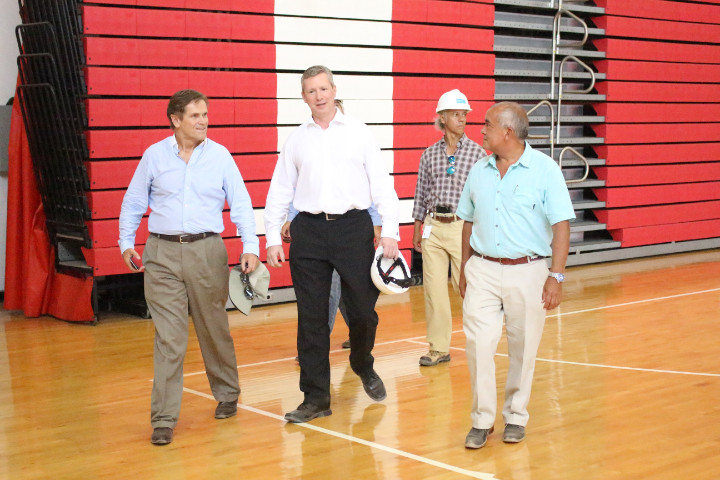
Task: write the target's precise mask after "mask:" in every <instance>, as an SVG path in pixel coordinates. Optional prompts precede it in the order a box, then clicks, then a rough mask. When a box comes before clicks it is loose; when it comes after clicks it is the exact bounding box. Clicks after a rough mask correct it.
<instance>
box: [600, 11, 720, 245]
mask: <svg viewBox="0 0 720 480" xmlns="http://www.w3.org/2000/svg"><path fill="white" fill-rule="evenodd" d="M597 4H598V5H599V6H602V7H604V8H605V10H606V11H605V15H604V16H602V17H597V18H595V19H594V22H595V24H596V25H597V26H598V27H600V28H603V29H605V38H602V39H598V40H596V41H595V42H594V44H595V45H596V46H597V48H598V49H599V50H602V51H605V52H606V58H605V59H604V60H601V61H598V62H597V63H596V66H597V67H598V69H599V70H600V72H602V73H605V74H606V80H605V81H602V82H598V84H597V90H598V92H600V93H602V94H604V95H606V102H607V103H605V104H599V105H597V106H596V110H597V112H598V113H599V114H600V115H603V116H604V117H605V123H604V124H600V125H596V126H594V127H593V129H594V130H595V133H596V134H597V135H598V136H601V137H603V138H604V139H605V144H604V145H601V146H598V147H596V148H595V151H596V153H597V154H598V156H599V157H601V158H605V160H606V165H605V166H604V167H595V168H594V172H595V173H596V175H597V176H598V178H600V179H603V180H604V181H605V186H604V187H603V188H598V189H595V190H594V192H595V194H596V195H597V197H598V199H599V200H601V201H604V202H606V206H605V207H606V208H605V209H599V210H596V211H595V212H594V213H595V215H596V216H597V217H598V219H599V220H600V221H602V222H605V223H606V224H607V228H608V230H609V231H610V233H611V234H612V236H613V238H614V239H615V240H619V241H620V242H621V244H622V246H623V247H633V246H640V245H649V244H660V243H669V242H680V241H688V240H698V239H704V238H710V237H718V236H720V208H718V206H719V205H720V204H718V200H720V181H719V180H720V143H718V140H719V139H720V114H719V113H718V112H719V111H720V108H719V107H720V4H719V3H717V2H713V4H710V3H707V2H706V3H689V2H674V1H663V0H645V1H643V2H628V1H624V0H598V1H597Z"/></svg>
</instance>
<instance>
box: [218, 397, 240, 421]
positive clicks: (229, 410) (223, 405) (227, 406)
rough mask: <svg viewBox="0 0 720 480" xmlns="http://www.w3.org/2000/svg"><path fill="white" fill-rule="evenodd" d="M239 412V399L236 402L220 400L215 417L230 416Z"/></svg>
mask: <svg viewBox="0 0 720 480" xmlns="http://www.w3.org/2000/svg"><path fill="white" fill-rule="evenodd" d="M236 414H237V400H235V401H234V402H220V403H218V406H217V408H216V409H215V418H220V419H222V418H230V417H234V416H235V415H236Z"/></svg>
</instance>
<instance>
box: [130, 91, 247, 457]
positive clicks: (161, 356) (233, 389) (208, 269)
mask: <svg viewBox="0 0 720 480" xmlns="http://www.w3.org/2000/svg"><path fill="white" fill-rule="evenodd" d="M167 116H168V119H169V121H170V125H171V127H172V128H173V131H174V134H173V135H172V136H170V137H168V138H166V139H165V140H162V141H160V142H158V143H156V144H154V145H151V146H150V147H149V148H148V149H147V150H146V151H145V153H144V154H143V157H142V159H141V160H140V163H139V164H138V167H137V169H136V170H135V174H134V175H133V178H132V181H131V182H130V186H129V187H128V190H127V192H126V194H125V197H124V198H123V203H122V209H121V213H120V241H119V244H120V251H121V252H122V257H123V261H124V262H125V265H127V267H128V269H130V270H134V271H144V272H145V278H144V282H145V300H146V301H147V305H148V309H149V310H150V314H151V315H152V319H153V323H154V325H155V352H154V366H155V377H154V380H153V390H152V399H151V406H150V409H151V424H152V426H153V434H152V437H151V440H150V441H151V442H152V443H153V444H155V445H166V444H168V443H170V442H172V438H173V429H174V428H175V425H176V424H177V420H178V415H179V413H180V399H181V396H182V383H183V382H182V378H183V377H182V370H183V369H182V367H183V359H184V357H185V351H186V350H187V341H188V313H190V314H192V318H193V324H194V325H195V331H196V333H197V337H198V342H199V344H200V350H201V351H202V355H203V361H204V362H205V370H206V372H207V376H208V380H209V382H210V387H211V390H212V392H213V395H214V396H215V399H216V400H217V401H218V406H217V408H216V410H215V418H228V417H232V416H233V415H235V414H236V413H237V400H238V396H239V394H240V385H239V382H238V373H237V361H236V360H235V347H234V345H233V339H232V337H231V336H230V328H229V325H228V317H227V312H226V311H225V304H226V302H227V299H228V281H229V275H230V272H229V268H228V254H227V250H226V248H225V244H224V243H223V240H222V237H221V236H220V233H222V232H223V230H224V229H225V227H224V225H223V218H222V212H223V208H224V206H225V202H226V201H227V203H228V205H230V218H231V220H232V221H233V223H234V224H235V225H236V226H237V229H238V232H239V233H240V236H241V237H242V241H243V254H242V256H241V258H240V264H241V266H242V270H243V272H245V273H249V272H252V271H253V270H255V268H256V267H257V265H258V262H259V260H258V253H259V242H258V238H257V235H256V234H255V216H254V214H253V209H252V203H251V202H250V196H249V195H248V192H247V189H246V188H245V184H244V183H243V179H242V176H241V175H240V171H239V170H238V168H237V165H236V164H235V161H234V160H233V158H232V156H231V155H230V152H228V150H227V149H226V148H225V147H223V146H222V145H220V144H218V143H215V142H213V141H212V140H210V139H209V138H207V128H208V99H207V97H205V95H203V94H202V93H200V92H197V91H195V90H181V91H179V92H177V93H175V94H174V95H173V96H172V97H171V98H170V102H169V104H168V108H167ZM148 207H150V210H151V211H150V216H149V218H148V227H149V230H150V236H149V237H148V239H147V242H146V244H145V248H144V251H143V257H142V260H143V264H142V266H140V265H139V260H140V256H139V255H138V253H137V251H136V250H135V232H136V231H137V228H138V225H139V224H140V221H141V220H142V217H143V215H144V214H145V213H146V211H147V209H148Z"/></svg>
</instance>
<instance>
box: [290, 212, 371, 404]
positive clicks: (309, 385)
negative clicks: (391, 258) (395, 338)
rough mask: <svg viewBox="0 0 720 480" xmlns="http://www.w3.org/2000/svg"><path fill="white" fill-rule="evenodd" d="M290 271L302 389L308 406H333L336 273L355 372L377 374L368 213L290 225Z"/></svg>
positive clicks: (305, 218)
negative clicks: (331, 326)
mask: <svg viewBox="0 0 720 480" xmlns="http://www.w3.org/2000/svg"><path fill="white" fill-rule="evenodd" d="M290 235H291V236H292V243H291V244H290V259H289V261H290V272H291V274H292V281H293V286H294V287H295V296H296V297H297V309H298V333H297V349H298V357H299V361H300V390H301V391H302V392H304V393H305V401H306V402H310V403H313V404H316V405H319V406H321V407H329V406H330V359H329V352H330V329H329V327H328V321H327V319H328V309H329V297H330V284H331V282H332V272H333V269H335V270H337V272H338V274H339V275H340V280H341V284H342V298H343V302H345V306H346V309H347V315H348V318H347V319H348V323H349V329H350V346H351V347H350V348H351V350H350V367H351V368H352V369H353V371H354V372H355V373H357V374H358V375H362V374H363V373H365V372H368V371H370V370H372V368H373V361H374V359H373V356H372V354H371V352H372V349H373V346H374V345H375V331H376V329H377V324H378V316H377V313H375V303H376V302H377V298H378V295H379V293H380V292H379V291H378V289H377V288H376V287H375V285H374V284H373V283H372V279H371V278H370V265H371V263H372V259H373V256H374V253H375V249H374V247H373V236H374V231H373V225H372V220H371V219H370V215H369V214H368V212H367V210H351V211H350V212H348V213H347V214H346V215H345V216H343V217H342V218H339V219H336V220H327V219H326V218H325V215H324V214H320V215H311V214H306V213H300V214H299V215H298V216H296V217H295V219H294V220H293V222H292V224H291V225H290Z"/></svg>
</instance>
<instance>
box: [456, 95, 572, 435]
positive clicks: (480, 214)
mask: <svg viewBox="0 0 720 480" xmlns="http://www.w3.org/2000/svg"><path fill="white" fill-rule="evenodd" d="M528 127H529V123H528V118H527V114H526V113H525V110H524V109H523V108H522V107H521V106H520V105H518V104H517V103H512V102H502V103H499V104H497V105H495V106H493V107H492V108H490V109H489V110H488V111H487V114H486V116H485V126H484V127H483V130H482V134H483V147H484V148H486V149H488V150H490V151H492V152H493V155H492V156H490V157H486V159H482V160H480V161H479V162H477V163H476V164H475V166H474V167H473V168H472V170H471V171H470V174H469V175H468V178H467V181H466V182H465V187H464V190H463V193H462V196H461V197H460V203H459V204H458V209H457V212H456V214H457V216H458V217H460V218H461V219H463V220H464V221H465V223H464V225H463V234H462V269H461V275H460V285H459V286H460V294H461V295H462V296H463V298H464V302H463V329H464V331H465V337H466V339H467V343H466V348H465V351H466V354H467V359H468V367H469V368H470V379H471V383H472V390H473V406H472V413H471V417H472V428H471V429H470V432H469V433H468V435H467V437H466V439H465V447H467V448H481V447H482V446H484V445H485V443H486V441H487V437H488V435H490V434H491V433H492V431H493V429H494V428H493V426H494V423H495V414H496V409H497V393H496V392H497V389H496V385H495V360H494V357H495V352H496V350H497V345H498V342H499V340H500V336H501V334H502V326H503V325H502V324H503V317H504V318H505V322H506V330H507V339H508V356H509V359H510V366H509V369H508V375H507V381H506V386H505V404H504V405H503V410H502V414H503V419H504V423H505V431H504V434H503V441H504V442H506V443H518V442H521V441H522V440H523V439H524V438H525V426H526V425H527V422H528V418H529V415H528V412H527V406H528V403H529V401H530V390H531V388H532V378H533V372H534V369H535V357H536V355H537V349H538V347H539V345H540V338H541V337H542V331H543V327H544V325H545V311H546V310H551V309H553V308H555V307H557V306H558V305H559V304H560V301H561V300H562V281H563V280H564V279H565V276H564V274H563V272H564V270H565V263H566V261H567V256H568V249H569V245H570V223H569V220H570V219H573V218H575V213H574V211H573V207H572V202H571V200H570V195H569V193H568V190H567V186H566V184H565V180H564V178H563V176H562V173H561V172H560V168H559V167H558V165H557V164H556V163H555V162H554V161H553V159H551V158H550V157H548V156H547V155H545V154H543V153H541V152H539V151H537V150H534V149H533V148H532V147H531V146H530V144H528V143H527V142H526V140H525V139H526V138H527V136H528ZM548 256H551V257H552V264H551V268H550V270H549V271H548V268H547V264H546V263H545V261H543V259H544V258H545V257H548Z"/></svg>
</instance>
